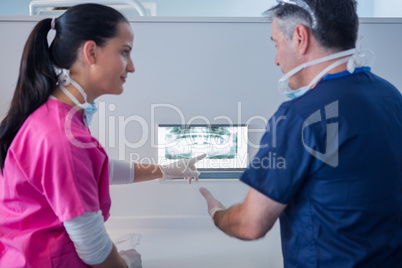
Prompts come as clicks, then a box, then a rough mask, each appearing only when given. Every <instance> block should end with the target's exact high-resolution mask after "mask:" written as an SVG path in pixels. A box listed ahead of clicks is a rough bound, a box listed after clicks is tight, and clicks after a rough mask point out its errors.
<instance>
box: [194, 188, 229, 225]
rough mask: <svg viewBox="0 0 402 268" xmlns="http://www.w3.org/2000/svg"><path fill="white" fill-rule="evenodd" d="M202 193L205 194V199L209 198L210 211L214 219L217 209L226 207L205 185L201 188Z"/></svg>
mask: <svg viewBox="0 0 402 268" xmlns="http://www.w3.org/2000/svg"><path fill="white" fill-rule="evenodd" d="M200 193H201V194H202V196H204V198H205V200H207V205H208V213H209V215H210V216H211V218H212V220H213V219H214V215H215V213H216V212H217V211H220V210H224V209H226V207H225V206H224V205H223V204H222V203H221V202H219V201H218V200H217V199H215V197H213V195H212V194H211V193H210V192H209V191H208V190H207V189H206V188H204V187H201V188H200Z"/></svg>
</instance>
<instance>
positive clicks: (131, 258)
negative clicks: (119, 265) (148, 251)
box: [119, 249, 142, 268]
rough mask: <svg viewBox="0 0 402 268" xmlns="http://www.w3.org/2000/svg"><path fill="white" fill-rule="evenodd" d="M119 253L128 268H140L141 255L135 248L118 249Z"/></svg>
mask: <svg viewBox="0 0 402 268" xmlns="http://www.w3.org/2000/svg"><path fill="white" fill-rule="evenodd" d="M119 254H120V256H121V257H122V258H123V260H124V261H125V262H126V264H127V267H128V268H142V260H141V255H140V253H138V252H137V251H136V250H135V249H129V250H120V251H119Z"/></svg>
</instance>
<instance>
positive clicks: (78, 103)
mask: <svg viewBox="0 0 402 268" xmlns="http://www.w3.org/2000/svg"><path fill="white" fill-rule="evenodd" d="M59 87H60V89H61V91H63V93H64V94H66V95H67V97H69V98H70V100H72V101H73V102H74V103H75V105H77V106H79V105H80V104H81V103H80V102H79V101H78V100H77V98H76V97H74V95H73V94H72V93H71V92H70V91H68V90H67V88H65V87H64V86H63V85H62V84H60V85H59Z"/></svg>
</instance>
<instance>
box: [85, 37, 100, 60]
mask: <svg viewBox="0 0 402 268" xmlns="http://www.w3.org/2000/svg"><path fill="white" fill-rule="evenodd" d="M97 48H98V46H97V45H96V43H95V42H94V41H92V40H89V41H86V42H85V44H84V46H83V48H82V52H83V56H84V59H85V61H86V62H87V63H88V64H94V63H96V56H97V53H96V52H97Z"/></svg>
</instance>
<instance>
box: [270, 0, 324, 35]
mask: <svg viewBox="0 0 402 268" xmlns="http://www.w3.org/2000/svg"><path fill="white" fill-rule="evenodd" d="M276 2H278V4H281V5H284V4H289V5H294V6H298V7H300V8H302V9H304V10H305V11H307V12H308V13H309V14H310V17H311V20H312V24H311V27H312V28H313V29H314V30H315V29H317V17H316V16H315V14H314V12H313V10H312V9H311V8H310V6H309V5H308V4H307V3H306V2H304V1H303V0H276Z"/></svg>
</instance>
